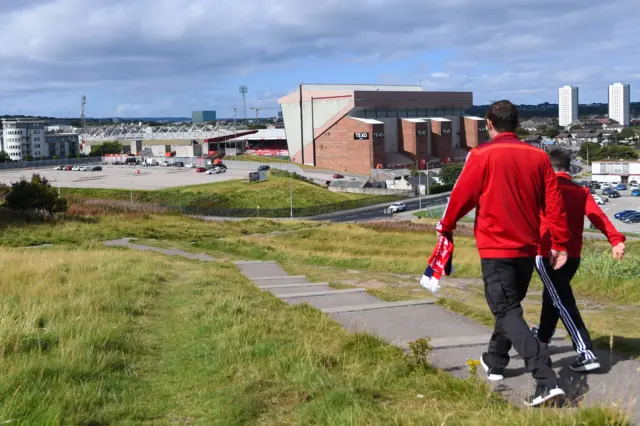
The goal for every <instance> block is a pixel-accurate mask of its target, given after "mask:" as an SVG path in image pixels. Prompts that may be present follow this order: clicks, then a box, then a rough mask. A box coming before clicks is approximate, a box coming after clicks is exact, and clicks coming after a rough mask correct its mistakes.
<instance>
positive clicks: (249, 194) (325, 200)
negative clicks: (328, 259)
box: [62, 175, 397, 209]
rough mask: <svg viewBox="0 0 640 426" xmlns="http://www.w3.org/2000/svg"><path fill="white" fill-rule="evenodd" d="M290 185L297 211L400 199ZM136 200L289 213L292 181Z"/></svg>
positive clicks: (235, 184)
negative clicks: (342, 204) (334, 205)
mask: <svg viewBox="0 0 640 426" xmlns="http://www.w3.org/2000/svg"><path fill="white" fill-rule="evenodd" d="M291 184H292V186H293V206H294V208H305V207H314V206H322V205H331V204H339V203H347V204H351V205H353V206H358V207H363V206H366V205H371V204H376V203H384V202H387V201H393V200H396V199H397V197H390V196H371V195H362V194H347V193H337V192H330V191H328V190H327V189H326V188H323V187H320V186H318V185H314V184H312V183H309V182H305V181H301V180H297V179H292V180H291ZM62 195H64V196H69V195H70V196H72V197H82V198H92V199H107V200H125V201H128V200H129V199H130V196H131V192H130V190H126V189H93V188H63V189H62ZM133 199H134V201H137V202H143V203H158V204H168V205H172V206H182V207H199V208H225V209H256V208H257V207H258V206H260V208H261V209H287V208H289V207H290V180H289V178H286V177H281V176H272V175H270V176H269V178H268V180H266V181H264V182H255V183H249V182H248V181H246V180H231V181H225V182H217V183H210V184H203V185H192V186H182V187H176V188H169V189H163V190H156V191H141V190H137V191H134V192H133Z"/></svg>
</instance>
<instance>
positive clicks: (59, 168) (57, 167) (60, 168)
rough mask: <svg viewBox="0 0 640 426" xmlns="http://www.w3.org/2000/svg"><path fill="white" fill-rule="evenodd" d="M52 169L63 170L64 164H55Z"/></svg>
mask: <svg viewBox="0 0 640 426" xmlns="http://www.w3.org/2000/svg"><path fill="white" fill-rule="evenodd" d="M53 170H64V166H55V167H54V168H53Z"/></svg>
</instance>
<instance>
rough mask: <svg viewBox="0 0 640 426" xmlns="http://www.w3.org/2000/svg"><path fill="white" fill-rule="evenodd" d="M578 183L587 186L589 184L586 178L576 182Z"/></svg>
mask: <svg viewBox="0 0 640 426" xmlns="http://www.w3.org/2000/svg"><path fill="white" fill-rule="evenodd" d="M578 185H580V186H586V187H588V186H589V182H588V181H586V180H583V181H582V182H578Z"/></svg>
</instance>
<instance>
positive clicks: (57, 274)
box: [0, 247, 615, 425]
mask: <svg viewBox="0 0 640 426" xmlns="http://www.w3.org/2000/svg"><path fill="white" fill-rule="evenodd" d="M44 253H46V256H43V253H41V252H35V251H32V250H7V249H2V250H0V261H1V262H2V264H4V265H11V267H10V268H5V269H4V270H3V274H2V275H0V312H1V313H2V316H1V318H2V319H3V321H2V322H0V347H1V348H2V350H3V352H2V353H3V362H2V363H0V375H1V376H2V378H3V380H2V381H0V420H1V421H5V420H12V419H17V420H18V421H19V422H21V423H24V424H60V423H61V424H111V423H119V424H122V423H134V424H139V423H153V424H168V423H196V424H220V425H240V424H247V423H251V424H332V425H340V424H350V425H365V424H366V425H374V424H380V425H382V424H385V425H386V424H435V425H438V424H448V423H449V422H452V421H453V422H455V424H474V425H485V424H504V425H514V424H526V425H543V424H554V425H575V424H584V425H587V424H593V425H603V424H613V422H614V421H615V417H613V416H614V415H613V414H610V413H607V412H606V411H604V410H600V409H589V410H580V411H578V412H568V411H564V410H556V411H549V410H517V409H515V408H513V407H511V406H509V405H507V404H505V403H503V402H501V401H499V399H498V398H497V397H496V396H495V395H492V394H490V393H489V389H488V387H487V386H485V384H484V383H482V382H478V381H476V380H473V379H471V380H467V381H463V380H458V379H454V378H453V377H452V376H450V375H448V374H446V373H442V372H438V371H434V370H432V369H430V368H424V367H422V366H418V365H416V364H415V363H413V362H412V361H411V360H410V359H408V358H406V357H405V356H404V354H403V353H402V352H401V351H400V350H398V349H397V348H394V347H392V346H390V345H387V344H385V343H383V342H381V341H380V340H378V339H376V338H373V337H369V336H366V335H362V334H349V333H347V332H346V331H344V330H343V329H342V328H340V327H339V326H338V325H337V324H336V323H335V322H333V321H331V320H330V319H328V318H327V317H326V316H324V315H322V314H320V313H319V312H318V311H316V310H314V309H310V308H308V307H306V306H296V307H291V306H287V305H285V304H284V303H283V302H281V301H280V300H278V299H277V298H275V297H272V296H270V295H268V294H266V293H263V292H260V291H259V290H258V289H257V288H255V287H254V286H253V285H252V284H251V283H249V282H247V281H246V280H245V279H244V278H242V277H241V276H240V274H239V272H238V271H237V270H236V268H235V267H234V266H232V265H228V264H202V263H197V262H189V261H186V260H180V259H178V258H168V257H164V256H161V255H157V254H149V253H135V252H131V251H125V250H119V249H112V250H105V249H103V248H99V249H98V248H97V249H89V250H87V249H83V250H81V251H80V250H78V251H77V252H74V251H73V248H71V247H67V248H66V249H59V248H53V249H45V251H44ZM75 254H77V255H75ZM35 266H37V267H35ZM258 313H259V314H258ZM417 395H422V396H421V397H417Z"/></svg>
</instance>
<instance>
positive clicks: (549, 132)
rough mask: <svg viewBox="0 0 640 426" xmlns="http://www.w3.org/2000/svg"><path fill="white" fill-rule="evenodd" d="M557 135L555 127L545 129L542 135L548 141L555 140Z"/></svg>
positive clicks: (557, 131)
mask: <svg viewBox="0 0 640 426" xmlns="http://www.w3.org/2000/svg"><path fill="white" fill-rule="evenodd" d="M559 133H560V131H559V130H558V129H557V128H555V127H547V129H546V130H545V131H544V135H545V136H546V137H548V138H549V139H553V138H555V137H556V136H558V134H559Z"/></svg>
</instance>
